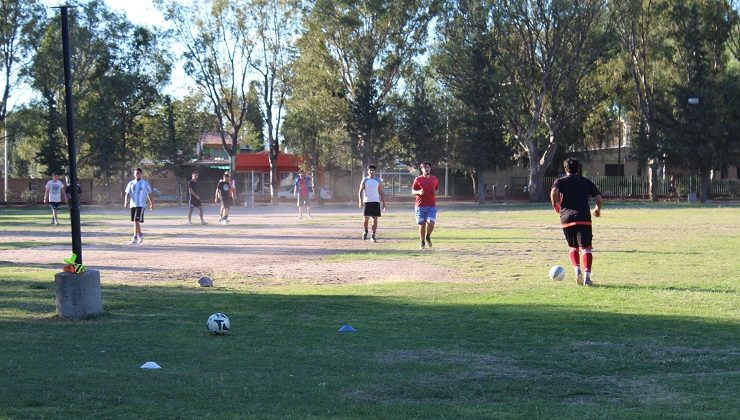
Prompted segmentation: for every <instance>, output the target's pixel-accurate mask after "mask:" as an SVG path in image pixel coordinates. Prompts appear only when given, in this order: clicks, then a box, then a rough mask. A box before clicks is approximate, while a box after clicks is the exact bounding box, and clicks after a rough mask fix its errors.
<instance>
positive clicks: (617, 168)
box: [604, 163, 624, 176]
mask: <svg viewBox="0 0 740 420" xmlns="http://www.w3.org/2000/svg"><path fill="white" fill-rule="evenodd" d="M604 175H606V176H624V164H621V163H620V164H616V163H607V164H606V165H604Z"/></svg>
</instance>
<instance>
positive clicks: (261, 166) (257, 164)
mask: <svg viewBox="0 0 740 420" xmlns="http://www.w3.org/2000/svg"><path fill="white" fill-rule="evenodd" d="M300 162H301V158H300V157H298V156H296V155H291V154H288V153H280V154H279V155H278V159H277V167H278V172H298V170H299V168H298V164H299V163H300ZM236 171H237V172H249V171H258V172H269V171H270V161H269V159H268V156H267V152H258V153H239V154H238V155H236Z"/></svg>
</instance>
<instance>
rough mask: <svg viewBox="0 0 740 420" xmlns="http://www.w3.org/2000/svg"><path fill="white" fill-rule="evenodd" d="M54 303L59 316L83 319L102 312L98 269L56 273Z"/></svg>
mask: <svg viewBox="0 0 740 420" xmlns="http://www.w3.org/2000/svg"><path fill="white" fill-rule="evenodd" d="M54 283H55V284H56V303H57V314H58V315H59V318H64V319H83V318H90V317H93V316H96V315H100V314H102V313H103V297H102V294H101V292H100V271H98V270H87V271H85V272H84V273H80V274H75V273H66V272H61V273H57V274H56V275H55V276H54Z"/></svg>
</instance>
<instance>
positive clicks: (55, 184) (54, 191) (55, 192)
mask: <svg viewBox="0 0 740 420" xmlns="http://www.w3.org/2000/svg"><path fill="white" fill-rule="evenodd" d="M51 177H52V179H51V180H49V182H47V183H46V190H45V191H44V204H46V203H49V205H50V206H51V224H52V225H58V224H59V219H58V218H57V214H58V212H59V206H60V205H61V204H62V202H65V203H66V202H67V196H66V195H65V194H64V183H63V182H62V181H60V180H59V174H57V173H52V174H51Z"/></svg>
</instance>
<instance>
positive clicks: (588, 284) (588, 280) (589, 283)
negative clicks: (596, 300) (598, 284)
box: [583, 277, 594, 287]
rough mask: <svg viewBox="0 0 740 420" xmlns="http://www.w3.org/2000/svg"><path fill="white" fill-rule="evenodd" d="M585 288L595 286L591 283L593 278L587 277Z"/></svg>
mask: <svg viewBox="0 0 740 420" xmlns="http://www.w3.org/2000/svg"><path fill="white" fill-rule="evenodd" d="M583 284H584V285H585V286H588V287H591V286H593V285H594V284H593V282H591V277H586V280H585V281H584V282H583Z"/></svg>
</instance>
